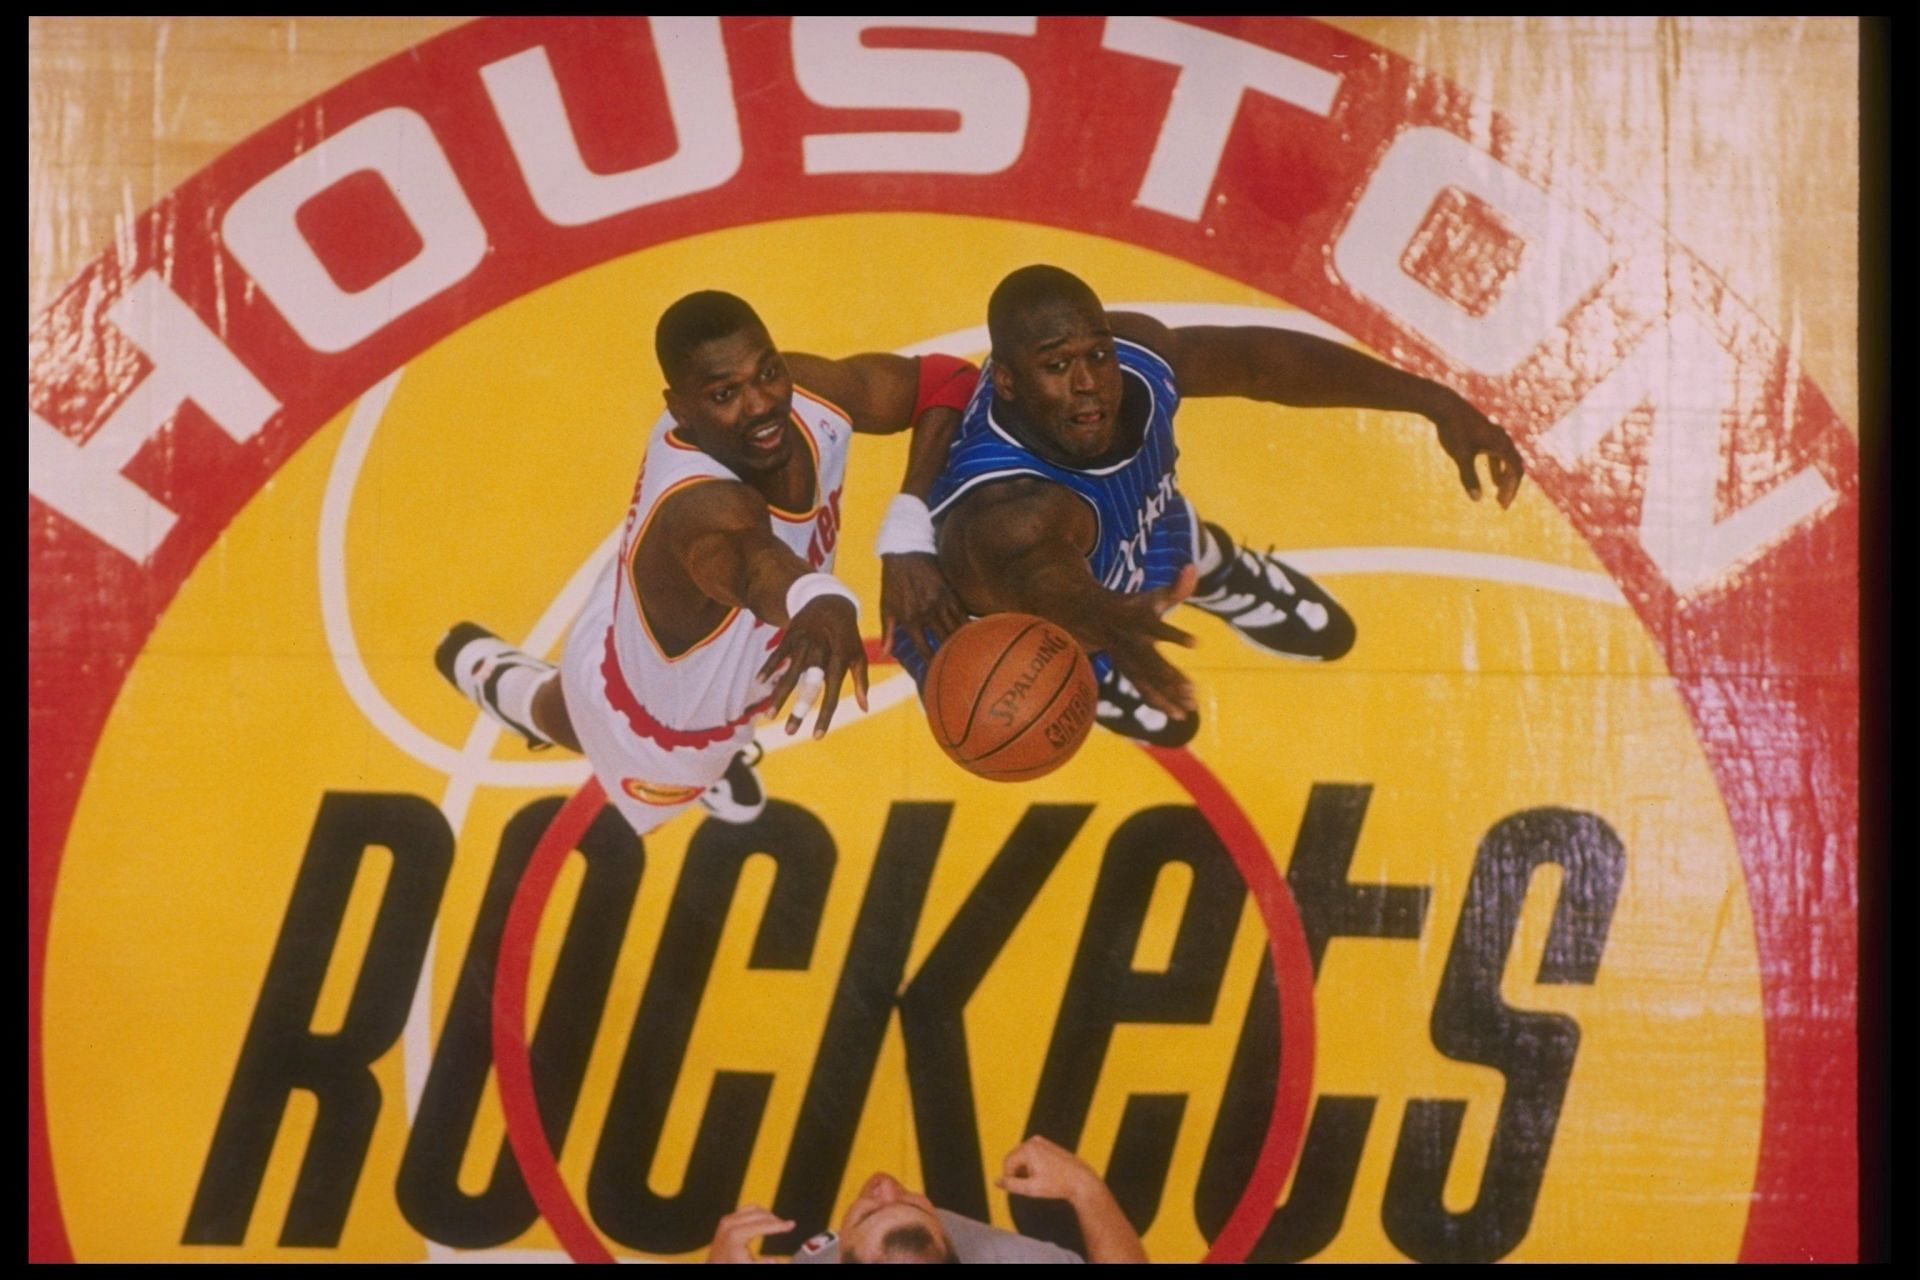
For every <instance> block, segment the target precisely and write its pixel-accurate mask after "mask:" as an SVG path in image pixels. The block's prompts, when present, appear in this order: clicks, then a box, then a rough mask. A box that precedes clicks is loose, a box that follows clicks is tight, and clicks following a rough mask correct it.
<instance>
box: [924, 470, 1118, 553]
mask: <svg viewBox="0 0 1920 1280" xmlns="http://www.w3.org/2000/svg"><path fill="white" fill-rule="evenodd" d="M1095 532H1096V531H1095V529H1094V527H1093V514H1092V511H1091V510H1090V509H1089V508H1088V506H1087V504H1086V502H1085V501H1084V500H1082V499H1081V498H1080V496H1079V495H1078V494H1076V493H1074V492H1073V490H1071V489H1069V488H1067V487H1066V486H1065V485H1063V484H1060V483H1059V482H1057V481H1054V480H1048V479H1044V478H1043V477H1040V476H1012V477H1009V478H1007V479H1004V480H994V481H992V482H990V483H988V484H983V485H981V486H980V487H979V488H977V489H974V490H972V491H970V492H968V493H966V494H965V495H963V496H962V497H961V498H960V499H959V500H958V501H957V502H955V503H954V505H953V508H952V510H951V512H950V513H949V514H948V516H947V518H946V523H945V527H944V528H943V530H942V537H943V538H948V537H951V538H953V539H956V540H958V541H959V542H961V543H963V544H965V545H966V546H967V547H968V548H970V549H972V550H974V551H976V552H978V551H988V552H991V551H1002V552H1017V551H1019V550H1021V549H1023V548H1025V547H1027V546H1030V545H1032V544H1033V543H1036V542H1040V541H1044V540H1046V539H1048V538H1049V537H1066V538H1067V539H1068V540H1069V541H1072V542H1073V543H1075V544H1076V545H1078V546H1081V547H1085V546H1090V545H1091V544H1092V541H1093V535H1094V533H1095Z"/></svg>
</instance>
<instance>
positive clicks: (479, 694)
mask: <svg viewBox="0 0 1920 1280" xmlns="http://www.w3.org/2000/svg"><path fill="white" fill-rule="evenodd" d="M433 665H434V666H435V667H437V668H439V670H440V674H441V675H443V676H445V677H446V678H447V683H448V684H451V685H452V686H453V687H454V688H456V689H458V690H459V691H460V692H461V693H462V694H464V695H465V696H466V697H467V698H468V699H469V700H470V701H471V702H473V703H474V704H475V705H476V706H478V707H479V708H480V709H481V710H482V711H484V712H486V713H487V714H488V715H490V716H492V717H493V718H494V719H495V720H497V721H499V722H500V723H501V724H503V725H505V726H506V727H507V728H509V729H511V730H513V731H514V732H515V733H517V734H519V735H520V736H521V737H523V738H525V739H526V740H527V745H528V746H529V747H531V748H533V749H534V750H535V751H540V750H544V749H545V748H547V747H550V746H552V745H553V742H552V740H551V739H549V738H548V737H547V736H546V735H545V734H543V733H541V732H540V731H539V730H538V729H536V728H534V727H533V726H532V725H530V724H521V723H520V722H519V721H518V720H515V719H514V718H513V717H511V716H509V715H508V714H507V713H506V712H505V711H502V710H501V709H500V701H499V698H498V696H497V691H498V689H499V687H500V677H501V676H502V675H504V674H505V673H506V672H508V671H511V670H514V669H515V668H524V669H527V670H531V671H536V672H543V673H551V672H553V671H554V670H556V669H557V668H555V667H554V665H553V664H552V663H551V662H542V661H541V660H540V659H538V658H536V657H534V656H533V655H532V654H530V653H527V652H526V651H524V650H521V649H516V648H514V647H513V646H512V645H510V644H508V643H507V642H506V641H505V640H502V639H501V638H500V637H499V636H496V635H495V634H493V632H491V631H489V630H487V629H486V628H485V627H483V626H481V625H480V624H479V623H476V622H456V623H455V624H454V626H453V630H451V631H449V632H447V634H446V638H445V639H443V640H442V641H441V642H440V646H439V648H437V649H435V650H434V651H433Z"/></svg>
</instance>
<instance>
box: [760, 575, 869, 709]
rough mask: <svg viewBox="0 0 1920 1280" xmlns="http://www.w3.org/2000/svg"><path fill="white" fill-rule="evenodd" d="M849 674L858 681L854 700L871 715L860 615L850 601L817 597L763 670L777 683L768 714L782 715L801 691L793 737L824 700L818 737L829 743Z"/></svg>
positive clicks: (795, 619) (765, 676)
mask: <svg viewBox="0 0 1920 1280" xmlns="http://www.w3.org/2000/svg"><path fill="white" fill-rule="evenodd" d="M783 664H784V669H783ZM848 674H851V675H852V676H853V697H854V700H855V701H856V702H858V703H859V704H860V709H861V710H862V711H865V710H866V709H867V646H866V644H865V643H864V642H862V640H861V639H860V615H859V611H858V610H856V609H855V608H854V607H853V601H851V600H849V599H847V598H846V597H845V596H839V595H825V596H819V597H816V598H815V599H813V600H810V601H808V603H807V605H806V607H805V608H803V609H801V610H800V612H799V613H797V614H795V615H794V616H793V618H792V619H791V620H790V621H789V622H788V623H787V631H786V634H785V635H783V636H781V637H780V643H779V645H778V646H776V647H775V649H774V651H773V653H772V655H771V656H770V657H768V659H767V660H766V662H765V664H763V665H762V666H761V668H760V679H762V680H776V683H775V684H774V686H773V698H772V700H771V701H770V702H769V703H768V704H767V711H768V714H769V715H778V714H779V712H780V708H781V707H782V706H784V705H786V701H787V697H788V695H789V694H792V693H793V692H794V690H795V689H796V688H798V689H799V690H800V693H799V696H798V697H796V698H794V702H793V711H792V713H791V714H790V715H789V716H788V717H787V732H788V733H789V734H794V733H798V732H800V722H801V721H802V720H804V719H806V716H807V712H808V711H810V710H812V709H813V700H814V698H816V697H818V698H820V699H821V702H820V714H819V716H818V717H816V718H815V720H814V722H813V736H814V737H816V738H821V737H825V736H826V732H827V726H828V725H830V724H832V723H833V713H834V711H835V709H837V708H838V707H839V705H840V686H841V682H842V681H843V680H844V679H845V678H846V676H847V675H848ZM776 675H777V679H776Z"/></svg>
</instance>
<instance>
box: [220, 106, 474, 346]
mask: <svg viewBox="0 0 1920 1280" xmlns="http://www.w3.org/2000/svg"><path fill="white" fill-rule="evenodd" d="M362 171H365V172H369V173H372V174H374V175H375V176H376V177H378V178H379V179H380V181H382V182H384V183H385V184H386V186H387V190H389V191H391V192H392V193H393V198H394V199H395V200H396V201H397V202H398V203H399V205H400V208H401V210H402V212H404V213H405V214H406V216H407V220H408V221H409V222H411V223H412V224H413V229H414V231H416V232H417V233H418V234H419V236H420V240H421V249H420V252H419V253H417V254H415V255H414V256H413V258H412V259H411V260H409V261H408V262H406V263H405V264H403V265H401V266H400V267H398V268H396V269H395V270H393V271H392V272H390V273H388V274H387V275H386V276H385V277H384V278H382V279H380V280H377V281H375V282H374V283H373V284H370V285H368V286H367V287H366V288H364V289H359V290H356V291H354V292H352V293H348V292H347V291H346V290H344V289H342V288H340V286H339V285H337V284H335V283H334V282H333V277H332V276H330V275H328V274H327V269H326V267H325V266H324V265H323V264H322V263H321V261H320V258H319V255H317V254H316V253H314V251H313V246H312V245H311V244H309V243H308V242H307V238H306V236H305V235H303V234H301V231H300V227H299V225H298V224H297V223H296V222H295V221H294V217H295V215H296V214H298V213H299V211H300V206H302V205H304V204H306V203H307V201H309V200H311V199H313V198H314V197H315V196H317V195H319V194H320V193H321V192H322V191H325V190H326V189H327V188H329V187H331V186H333V185H334V184H336V183H338V182H339V181H340V180H341V179H343V178H345V177H348V176H349V175H351V174H355V173H359V172H362ZM220 232H221V235H222V236H223V237H224V238H225V239H226V242H227V248H229V249H230V250H232V251H233V256H234V257H235V258H237V259H238V260H239V262H240V265H241V266H243V267H245V268H246V270H247V274H248V275H250V276H252V277H253V279H254V281H255V283H257V284H258V285H259V286H260V291H261V292H262V293H264V294H266V295H267V297H268V298H269V299H270V300H271V301H272V302H273V305H274V306H275V307H277V308H279V310H280V314H281V315H283V316H285V317H286V318H287V323H288V324H290V325H292V326H293V331H294V332H295V333H297V334H299V335H300V339H301V341H303V342H305V343H306V344H307V345H308V346H309V347H312V348H313V349H314V350H315V351H327V352H333V351H345V350H347V349H348V348H349V347H353V346H356V345H357V344H359V343H360V342H362V341H364V340H365V339H367V338H369V337H371V336H373V335H374V334H375V333H378V332H379V331H380V330H381V329H383V328H385V327H386V326H387V325H389V324H391V323H392V322H393V321H394V320H395V319H397V318H398V317H400V316H402V315H405V314H406V313H407V312H409V311H411V310H413V309H414V308H415V307H417V306H419V305H420V304H421V303H423V302H425V301H427V300H428V299H429V298H432V297H434V296H435V295H437V294H439V293H441V292H443V291H444V290H446V289H449V288H451V287H452V286H453V285H456V284H458V283H459V282H460V281H461V280H464V279H465V278H466V277H467V275H468V273H470V272H471V271H472V270H473V269H474V268H475V267H477V266H479V265H480V260H481V259H482V258H483V257H485V256H486V252H487V232H486V229H485V228H484V227H482V226H481V225H480V218H479V215H478V214H476V213H474V211H473V206H472V205H471V204H470V203H468V201H467V194H466V192H465V191H463V190H461V188H460V179H459V178H457V177H455V176H454V172H453V166H452V165H450V164H448V163H447V157H446V154H445V153H444V152H442V151H441V150H440V144H439V142H438V141H436V140H435V138H434V136H433V130H432V129H431V128H430V127H429V126H428V124H427V122H426V121H425V120H424V119H422V118H421V117H420V115H419V113H418V112H414V111H409V110H407V109H406V108H404V107H389V108H387V109H386V110H384V111H376V112H374V113H373V114H372V115H370V116H368V117H366V119H364V120H358V121H356V122H354V123H353V124H351V125H349V126H347V127H346V128H345V129H342V130H341V131H340V132H339V133H336V134H334V135H333V136H332V137H331V138H328V139H327V140H326V141H324V142H322V143H321V144H320V145H319V146H317V147H315V148H314V149H313V150H311V151H308V152H307V153H305V154H304V155H300V156H296V157H295V158H294V159H293V160H291V161H289V162H288V163H287V164H285V165H283V166H282V167H281V168H279V169H277V170H275V171H274V172H272V173H270V174H268V175H267V176H266V177H264V178H262V179H261V180H260V181H259V182H256V183H255V184H254V185H253V186H252V187H251V188H249V189H248V190H247V191H246V193H245V194H243V195H242V196H241V197H240V198H239V199H238V200H235V201H234V202H233V207H232V208H230V209H228V210H227V216H226V218H225V220H224V221H223V222H222V223H221V224H220Z"/></svg>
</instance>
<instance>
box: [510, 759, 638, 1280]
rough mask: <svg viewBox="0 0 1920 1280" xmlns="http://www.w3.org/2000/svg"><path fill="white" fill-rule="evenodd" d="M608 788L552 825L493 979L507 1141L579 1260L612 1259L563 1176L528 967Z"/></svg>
mask: <svg viewBox="0 0 1920 1280" xmlns="http://www.w3.org/2000/svg"><path fill="white" fill-rule="evenodd" d="M606 800H607V797H606V793H605V792H603V791H602V790H601V789H600V782H599V780H598V779H596V778H589V779H588V780H587V785H585V786H584V787H581V788H580V790H579V791H577V792H575V793H574V796H573V798H572V799H571V800H569V801H567V803H566V804H565V805H564V806H562V807H561V809H560V812H559V813H556V814H555V815H554V816H553V821H552V822H551V823H549V824H547V830H546V832H545V834H543V835H542V836H541V837H540V843H539V844H537V845H535V846H534V849H533V858H532V859H531V860H530V861H529V862H528V863H527V870H526V873H525V874H524V875H522V876H521V878H520V887H519V888H518V889H516V890H514V894H513V905H512V906H511V907H509V908H508V909H507V927H506V931H505V932H504V933H503V934H502V935H501V937H500V960H499V964H498V965H497V966H496V967H495V969H494V977H493V1065H494V1069H495V1070H496V1071H498V1072H499V1076H500V1109H501V1110H502V1111H504V1112H505V1113H506V1120H507V1141H508V1142H509V1143H511V1144H512V1145H513V1158H514V1159H515V1160H517V1161H518V1162H519V1164H520V1176H521V1177H522V1178H523V1179H524V1180H525V1181H526V1184H527V1191H528V1192H529V1193H530V1194H531V1195H532V1196H533V1203H534V1204H535V1205H536V1206H537V1207H538V1208H539V1210H540V1216H541V1217H543V1218H545V1219H546V1220H547V1225H549V1226H551V1227H552V1228H553V1234H554V1235H555V1236H557V1237H559V1240H560V1245H561V1247H562V1248H564V1249H565V1250H566V1251H567V1254H568V1256H569V1257H571V1258H572V1259H573V1260H574V1261H575V1262H612V1261H613V1254H611V1253H610V1252H608V1251H607V1247H606V1245H604V1244H602V1243H601V1242H600V1237H599V1236H598V1235H596V1234H594V1230H593V1228H592V1227H590V1226H588V1225H587V1220H586V1218H585V1217H584V1216H582V1214H581V1212H580V1208H579V1206H578V1205H576V1204H574V1202H573V1197H572V1196H571V1195H569V1194H568V1192H567V1184H566V1183H565V1182H564V1181H562V1180H561V1177H560V1167H559V1165H557V1164H556V1163H555V1162H554V1158H553V1149H552V1148H551V1147H550V1146H548V1145H547V1132H546V1127H545V1126H544V1125H542V1124H541V1123H540V1106H539V1103H538V1102H537V1101H536V1100H535V1098H534V1093H533V1064H532V1063H531V1062H530V1061H529V1060H528V1058H527V970H528V967H529V965H530V964H531V962H532V959H533V939H534V935H535V933H537V932H538V931H539V928H540V917H541V915H542V913H544V912H545V911H546V908H547V898H548V897H549V896H551V895H552V893H553V884H554V881H555V880H557V879H558V878H559V876H560V867H561V865H562V864H563V863H565V862H566V860H567V854H568V853H569V852H570V851H571V850H572V849H573V847H574V845H575V844H576V843H578V842H579V840H580V838H581V837H582V836H584V835H585V834H586V832H587V828H588V827H590V826H592V825H593V820H594V817H595V816H596V815H598V814H599V812H600V809H601V806H603V805H604V804H605V803H606Z"/></svg>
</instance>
